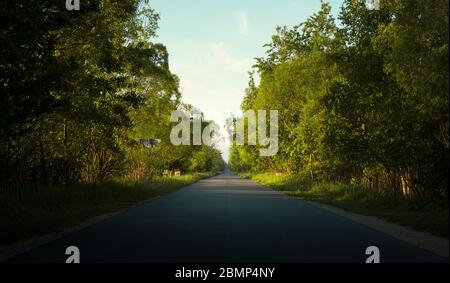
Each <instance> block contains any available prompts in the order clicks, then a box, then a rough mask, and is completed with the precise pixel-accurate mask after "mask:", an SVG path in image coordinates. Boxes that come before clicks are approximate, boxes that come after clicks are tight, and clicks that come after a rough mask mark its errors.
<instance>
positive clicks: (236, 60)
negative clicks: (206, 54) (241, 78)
mask: <svg viewBox="0 0 450 283" xmlns="http://www.w3.org/2000/svg"><path fill="white" fill-rule="evenodd" d="M209 49H210V52H211V54H212V55H213V57H214V59H215V60H217V61H219V62H220V63H221V64H222V65H224V66H225V67H227V68H228V69H229V70H231V71H234V72H239V73H243V74H244V75H245V74H246V72H247V71H249V70H250V69H251V66H252V63H253V61H252V60H251V59H248V58H243V57H238V56H235V55H233V54H231V53H230V51H229V50H228V49H227V48H226V47H225V45H224V43H223V42H222V41H220V42H215V43H211V44H210V45H209Z"/></svg>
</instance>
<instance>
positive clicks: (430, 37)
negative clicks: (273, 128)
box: [229, 0, 449, 236]
mask: <svg viewBox="0 0 450 283" xmlns="http://www.w3.org/2000/svg"><path fill="white" fill-rule="evenodd" d="M379 2H380V5H379V9H371V8H370V7H369V6H368V5H367V1H365V0H345V1H344V3H343V5H342V7H341V9H340V12H339V16H338V19H336V18H335V17H334V15H335V13H332V11H331V6H330V5H329V4H328V3H326V2H322V7H321V9H320V10H319V11H318V12H317V13H315V14H314V15H312V16H311V17H310V18H308V19H307V20H306V21H304V22H302V23H299V24H298V25H296V26H293V27H278V28H277V30H276V34H274V35H273V36H272V40H271V41H270V42H269V43H268V44H266V55H265V56H264V57H261V58H258V59H257V64H256V65H255V69H254V72H253V73H251V74H250V80H249V86H248V88H247V91H246V93H245V97H244V100H243V102H242V106H241V108H242V110H243V111H247V110H252V109H253V110H267V111H269V110H278V111H279V125H278V131H279V136H278V138H279V151H278V154H277V155H276V156H273V157H261V156H260V155H259V149H260V146H248V145H246V146H237V145H233V146H232V147H231V150H230V160H229V163H230V165H231V168H232V170H233V171H235V172H238V173H245V172H251V173H252V175H255V174H256V176H255V177H254V178H255V179H256V180H258V181H261V182H262V183H264V184H268V185H271V186H274V187H275V188H277V189H279V190H285V191H287V192H289V193H290V194H294V195H298V196H303V197H306V198H308V199H312V200H316V201H321V202H326V203H329V204H333V205H336V206H340V207H343V208H346V209H350V210H353V211H356V212H362V213H366V214H371V215H376V216H381V217H384V218H387V219H390V220H393V221H397V222H401V223H404V224H408V225H411V226H413V227H416V228H420V229H425V230H428V231H430V232H433V233H435V234H439V235H446V236H448V197H449V194H448V187H449V182H448V180H449V122H448V121H449V104H448V103H449V57H448V46H449V44H448V43H449V25H448V23H449V16H448V10H449V2H448V1H447V0H396V1H390V0H380V1H379ZM334 8H338V7H334ZM267 172H269V173H278V174H279V175H280V174H281V175H284V176H289V177H276V176H275V175H273V174H268V175H258V174H260V173H267Z"/></svg>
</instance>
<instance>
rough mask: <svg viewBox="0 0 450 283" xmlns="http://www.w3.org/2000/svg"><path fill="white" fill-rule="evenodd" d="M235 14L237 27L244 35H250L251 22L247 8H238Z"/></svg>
mask: <svg viewBox="0 0 450 283" xmlns="http://www.w3.org/2000/svg"><path fill="white" fill-rule="evenodd" d="M234 16H235V17H236V19H237V29H238V32H239V33H240V34H242V35H248V34H249V33H250V24H249V20H248V16H247V12H246V11H245V10H242V9H240V10H237V11H236V12H234Z"/></svg>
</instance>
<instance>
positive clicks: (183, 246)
mask: <svg viewBox="0 0 450 283" xmlns="http://www.w3.org/2000/svg"><path fill="white" fill-rule="evenodd" d="M68 246H77V247H78V248H79V250H80V261H81V262H82V263H83V262H162V263H171V262H178V263H301V262H357V263H364V262H365V261H366V258H367V257H368V256H367V255H366V254H365V251H366V248H367V247H369V246H377V247H378V248H379V249H380V252H381V262H448V259H446V258H441V257H439V256H437V255H434V254H432V253H431V252H428V251H425V250H422V249H419V248H417V247H414V246H412V245H410V244H408V243H405V242H402V241H400V240H397V239H395V238H392V237H390V236H388V235H386V234H383V233H381V232H378V231H376V230H373V229H371V228H369V227H367V226H364V225H361V224H359V223H355V222H353V221H351V220H348V219H346V218H344V217H341V216H338V215H336V214H333V213H331V212H329V211H326V210H323V209H320V208H318V207H315V206H313V205H311V204H308V203H306V202H303V201H301V200H299V199H296V198H293V197H289V196H285V195H283V194H280V193H278V192H274V191H272V190H268V189H265V188H263V187H261V186H260V185H258V184H256V183H254V182H252V181H249V180H245V179H242V178H240V177H237V176H232V175H229V174H224V175H221V176H217V177H215V178H211V179H208V180H203V181H200V182H199V183H196V184H193V185H191V186H188V187H186V188H184V189H182V190H180V191H178V192H176V193H173V194H170V195H167V196H164V197H161V198H158V199H154V200H152V201H150V202H148V203H146V204H143V205H141V206H138V207H136V208H133V209H131V210H129V211H128V212H126V213H124V214H120V215H117V216H114V217H112V218H109V219H107V220H104V221H102V222H100V223H98V224H96V225H94V226H92V227H90V228H87V229H85V230H82V231H79V232H75V233H73V234H70V235H68V236H66V237H64V238H62V239H60V240H57V241H55V242H52V243H49V244H47V245H44V246H41V247H39V248H36V249H34V250H32V251H30V252H27V253H25V254H22V255H19V256H17V257H14V258H12V259H11V260H10V261H12V262H65V260H66V258H67V257H68V256H66V255H65V251H66V248H67V247H68Z"/></svg>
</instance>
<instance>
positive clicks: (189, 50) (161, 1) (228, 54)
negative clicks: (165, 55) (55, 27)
mask: <svg viewBox="0 0 450 283" xmlns="http://www.w3.org/2000/svg"><path fill="white" fill-rule="evenodd" d="M328 2H329V3H330V4H331V6H332V13H333V14H334V15H337V14H338V13H339V10H340V7H341V5H342V2H343V0H330V1H328ZM150 6H151V7H152V8H153V9H155V10H156V12H158V13H159V14H160V21H159V30H158V37H157V38H156V40H155V41H156V42H159V43H163V44H164V45H166V47H167V49H168V52H169V63H170V68H171V71H172V72H173V73H174V74H176V75H177V76H178V77H179V78H180V91H181V93H182V95H183V102H185V103H189V104H192V105H193V106H194V107H196V108H198V109H200V110H201V111H202V112H203V113H204V115H205V117H206V119H208V120H214V121H215V122H216V123H217V124H219V125H220V126H221V128H223V130H222V134H223V135H226V132H225V128H224V126H225V121H226V118H228V117H229V116H230V114H235V115H239V114H240V112H241V111H240V105H241V102H242V100H243V97H244V92H245V89H246V88H247V86H248V78H249V76H248V71H251V67H252V65H253V64H254V63H255V60H254V58H256V57H262V56H264V53H265V48H264V47H263V45H264V44H266V43H269V42H270V41H271V36H272V35H273V34H274V33H275V28H276V27H277V26H288V27H292V26H294V25H297V24H299V23H301V22H303V21H305V20H306V19H307V18H308V17H310V16H311V15H313V14H314V13H315V12H317V11H318V10H319V9H320V0H239V1H238V0H153V1H150ZM218 147H219V149H220V150H221V151H222V153H223V156H224V159H225V160H226V161H227V160H228V152H229V143H228V141H227V139H224V141H223V142H222V143H221V144H220V145H219V146H218Z"/></svg>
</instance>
